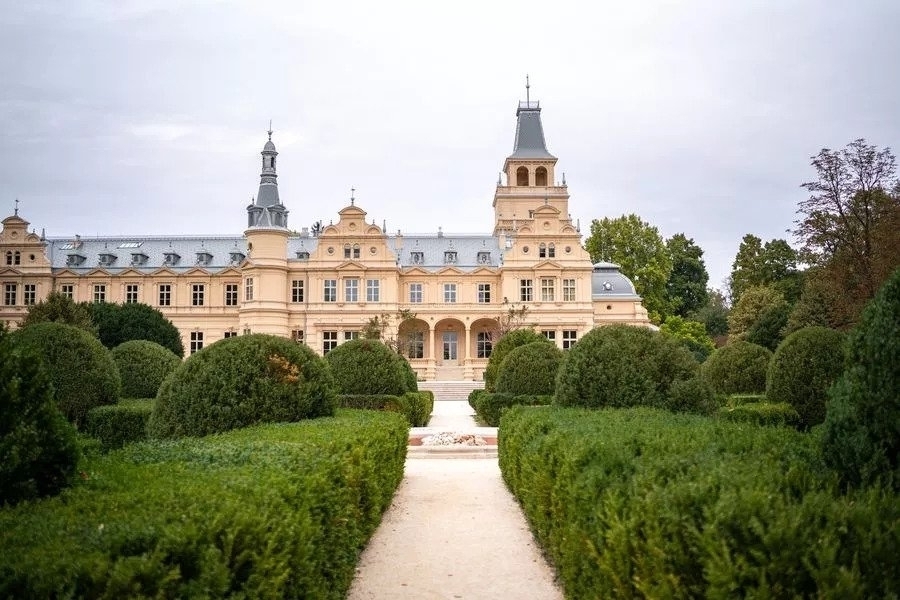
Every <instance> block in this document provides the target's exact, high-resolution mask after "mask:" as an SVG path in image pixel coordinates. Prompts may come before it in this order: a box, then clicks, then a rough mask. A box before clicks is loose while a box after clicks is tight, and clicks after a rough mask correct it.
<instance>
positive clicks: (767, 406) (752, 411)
mask: <svg viewBox="0 0 900 600" xmlns="http://www.w3.org/2000/svg"><path fill="white" fill-rule="evenodd" d="M718 417H719V418H720V419H722V420H724V421H733V422H735V423H754V424H756V425H785V426H788V427H796V426H798V425H799V424H800V415H799V414H797V411H796V410H794V407H793V406H791V405H790V404H788V403H787V402H766V401H763V402H745V403H744V404H737V405H734V406H723V407H722V408H721V409H719V413H718Z"/></svg>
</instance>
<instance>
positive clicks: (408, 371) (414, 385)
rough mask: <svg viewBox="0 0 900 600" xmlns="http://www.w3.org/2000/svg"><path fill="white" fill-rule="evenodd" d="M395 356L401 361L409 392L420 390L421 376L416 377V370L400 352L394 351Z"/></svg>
mask: <svg viewBox="0 0 900 600" xmlns="http://www.w3.org/2000/svg"><path fill="white" fill-rule="evenodd" d="M394 356H396V357H397V360H398V361H400V368H401V369H402V370H403V374H404V377H405V378H406V388H407V391H408V392H418V391H419V378H418V377H416V372H415V370H413V368H412V366H411V365H410V364H409V361H408V360H406V358H405V357H403V356H402V355H400V354H397V353H396V352H394Z"/></svg>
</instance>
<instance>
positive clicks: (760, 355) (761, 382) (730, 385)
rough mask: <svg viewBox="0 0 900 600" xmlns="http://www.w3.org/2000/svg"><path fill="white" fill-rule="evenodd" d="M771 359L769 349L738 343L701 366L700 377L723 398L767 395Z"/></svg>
mask: <svg viewBox="0 0 900 600" xmlns="http://www.w3.org/2000/svg"><path fill="white" fill-rule="evenodd" d="M771 359H772V351H771V350H769V349H768V348H763V347H762V346H758V345H756V344H751V343H750V342H745V341H741V340H739V341H736V342H732V343H730V344H728V345H727V346H725V347H724V348H719V349H717V350H716V351H715V352H713V353H712V354H711V355H710V356H709V358H707V359H706V362H704V363H703V364H702V365H701V367H700V376H701V377H703V379H705V380H706V381H707V382H709V383H710V385H712V386H713V389H715V390H716V392H718V393H720V394H747V393H756V392H765V391H766V371H767V370H768V368H769V361H770V360H771Z"/></svg>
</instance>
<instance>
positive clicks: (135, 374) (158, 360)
mask: <svg viewBox="0 0 900 600" xmlns="http://www.w3.org/2000/svg"><path fill="white" fill-rule="evenodd" d="M110 355H111V356H112V359H113V360H114V361H115V363H116V366H117V367H118V368H119V374H120V375H121V377H122V396H124V397H125V398H155V397H156V393H157V392H158V391H159V386H160V385H161V384H162V382H163V380H164V379H165V378H166V377H168V376H169V374H170V373H171V372H172V371H174V370H175V369H176V368H177V367H178V365H180V364H181V359H180V358H178V357H177V356H176V355H175V353H174V352H172V351H171V350H169V349H168V348H166V347H164V346H160V345H159V344H157V343H156V342H151V341H148V340H131V341H128V342H124V343H122V344H119V345H118V346H116V347H115V348H113V349H112V350H111V351H110Z"/></svg>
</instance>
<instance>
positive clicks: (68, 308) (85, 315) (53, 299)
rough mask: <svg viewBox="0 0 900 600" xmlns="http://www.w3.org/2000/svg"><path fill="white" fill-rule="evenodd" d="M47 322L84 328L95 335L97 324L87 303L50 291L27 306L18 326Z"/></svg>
mask: <svg viewBox="0 0 900 600" xmlns="http://www.w3.org/2000/svg"><path fill="white" fill-rule="evenodd" d="M48 322H50V323H65V324H66V325H72V326H74V327H78V328H79V329H84V330H85V331H87V332H88V333H90V334H91V335H97V326H96V325H95V324H94V321H93V319H91V310H90V308H88V305H87V304H83V303H81V304H80V303H77V302H75V301H74V300H72V299H71V298H69V297H68V296H63V295H62V294H61V293H59V292H50V293H49V294H48V295H47V297H46V298H45V299H43V300H41V301H39V302H38V303H37V304H32V305H31V306H29V307H28V312H27V313H26V314H25V318H24V319H22V322H21V323H19V327H28V326H29V325H34V324H36V323H48Z"/></svg>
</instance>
